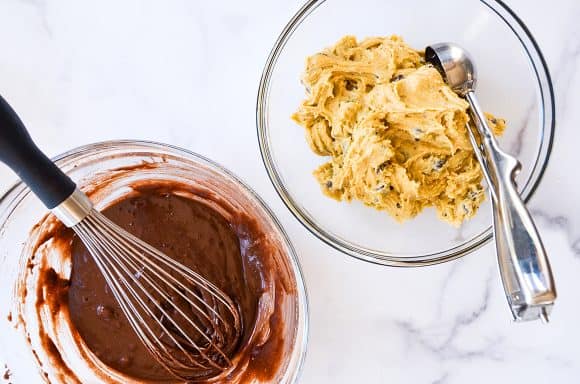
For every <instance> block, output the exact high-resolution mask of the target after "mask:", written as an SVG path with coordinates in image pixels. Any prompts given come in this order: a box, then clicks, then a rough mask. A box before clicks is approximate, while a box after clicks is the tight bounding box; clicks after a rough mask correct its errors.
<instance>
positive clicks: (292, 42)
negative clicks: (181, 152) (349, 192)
mask: <svg viewBox="0 0 580 384" xmlns="http://www.w3.org/2000/svg"><path fill="white" fill-rule="evenodd" d="M391 34H397V35H400V36H402V37H403V38H404V39H405V41H406V42H407V43H408V44H409V45H411V46H412V47H415V48H416V49H423V48H424V47H425V46H427V45H429V44H432V43H437V42H445V41H450V42H455V43H457V44H459V45H461V46H463V47H464V48H465V49H467V50H468V51H469V52H470V53H471V54H472V56H473V58H474V60H475V63H476V65H477V68H478V73H479V77H478V85H477V89H476V93H477V95H478V97H479V100H480V102H481V104H482V106H483V108H484V109H485V110H486V111H489V112H492V113H493V114H495V115H496V116H499V117H503V118H505V119H506V120H507V122H508V127H507V129H506V132H505V134H504V135H503V136H502V137H501V138H500V139H499V142H500V144H501V146H502V147H503V148H504V149H506V150H507V151H508V152H510V153H512V154H514V155H516V156H517V157H518V158H519V160H520V161H521V162H522V165H523V168H522V171H521V172H520V174H519V175H518V177H517V182H518V185H519V190H520V192H521V195H522V197H523V198H524V200H526V201H527V200H529V198H530V197H531V196H532V194H533V192H534V190H535V188H536V187H537V186H538V183H539V182H540V179H541V177H542V173H543V172H544V170H545V167H546V163H547V161H548V157H549V155H550V150H551V144H552V138H553V134H554V124H555V120H554V94H553V90H552V84H551V80H550V75H549V73H548V69H547V67H546V63H545V61H544V59H543V57H542V54H541V52H540V49H539V48H538V45H537V44H536V42H535V41H534V39H533V37H532V35H531V34H530V31H529V30H528V29H527V28H526V26H525V24H524V23H523V22H522V21H521V20H520V19H519V18H518V17H517V15H516V14H515V13H514V12H513V11H511V10H510V9H509V8H508V7H507V6H506V5H505V4H503V3H502V2H501V1H493V0H482V1H477V0H440V1H429V0H407V1H395V0H326V1H325V0H310V1H308V2H307V3H306V4H305V5H304V6H303V7H302V8H301V9H300V10H299V11H298V13H297V14H296V15H295V16H294V17H293V18H292V19H291V20H290V22H289V23H288V25H286V27H285V28H284V30H283V31H282V34H281V35H280V37H279V38H278V40H277V41H276V43H275V45H274V48H273V49H272V51H271V53H270V56H269V57H268V60H267V62H266V66H265V68H264V72H263V75H262V79H261V82H260V88H259V92H258V101H257V128H258V138H259V143H260V150H261V152H262V158H263V160H264V164H265V166H266V170H267V172H268V175H269V176H270V179H271V180H272V183H273V184H274V187H275V188H276V191H277V192H278V194H279V195H280V197H281V198H282V200H283V201H284V203H285V204H286V206H287V207H288V208H289V209H290V211H291V212H292V213H293V214H294V216H296V218H297V219H298V220H299V221H300V222H301V223H302V224H303V225H304V226H305V227H306V228H308V229H309V230H310V231H311V232H312V233H313V234H315V235H316V236H317V237H319V238H320V239H321V240H323V241H324V242H326V243H327V244H329V245H331V246H332V247H334V248H336V249H338V250H340V251H342V252H344V253H346V254H348V255H351V256H354V257H357V258H359V259H363V260H366V261H370V262H373V263H378V264H384V265H391V266H422V265H430V264H436V263H441V262H444V261H448V260H452V259H455V258H458V257H461V256H464V255H466V254H468V253H470V252H472V251H473V250H475V249H477V248H479V247H481V246H482V245H483V244H485V243H486V242H488V241H489V240H490V239H491V237H492V231H491V223H492V212H491V204H490V202H489V199H488V200H487V201H486V202H485V203H484V204H483V205H482V207H481V208H480V210H479V212H478V213H477V215H476V216H475V217H474V218H473V219H471V220H470V221H468V222H466V223H464V224H463V225H462V226H461V227H460V228H454V227H451V226H449V225H448V224H446V223H443V222H441V221H439V220H438V219H437V218H436V215H435V212H434V210H433V209H428V210H426V211H425V212H423V213H422V214H420V215H419V216H418V217H416V218H415V219H412V220H409V221H407V222H405V223H404V224H399V223H397V222H395V221H394V220H393V219H392V218H391V217H390V216H389V215H388V214H386V213H385V212H379V211H376V210H374V209H372V208H368V207H365V206H363V205H362V204H361V203H358V202H353V203H338V202H336V201H334V200H332V199H329V198H327V197H326V196H324V195H323V194H322V192H321V191H320V189H319V185H318V183H317V182H316V181H315V179H314V177H313V176H312V171H313V170H314V169H315V168H317V166H318V165H320V164H322V163H323V159H322V158H321V157H319V156H317V155H315V154H314V153H312V151H311V150H310V148H309V147H308V144H307V142H306V140H305V138H304V131H303V128H302V127H300V126H298V125H297V124H295V123H294V122H293V121H292V120H291V119H290V115H292V113H293V112H295V111H296V110H297V108H298V106H299V105H300V103H301V101H302V99H303V98H304V97H305V91H304V87H303V85H302V84H301V83H300V77H301V74H302V72H303V70H304V66H305V58H306V57H307V56H309V55H312V54H314V53H316V52H319V51H321V50H322V49H323V48H326V47H328V46H331V45H333V44H334V43H335V42H336V41H338V39H339V38H340V37H342V36H344V35H354V36H357V37H358V38H363V37H367V36H387V35H391Z"/></svg>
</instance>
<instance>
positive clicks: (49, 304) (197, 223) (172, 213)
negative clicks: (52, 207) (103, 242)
mask: <svg viewBox="0 0 580 384" xmlns="http://www.w3.org/2000/svg"><path fill="white" fill-rule="evenodd" d="M212 188H213V187H212ZM224 188H225V187H224ZM89 195H90V193H89ZM246 210H247V211H248V212H251V210H252V208H251V207H240V206H238V205H236V203H234V202H233V201H227V200H226V199H224V198H222V197H220V196H217V195H215V194H214V193H213V192H211V191H208V190H207V189H199V190H198V189H196V188H194V187H191V186H190V185H186V184H180V183H173V182H166V181H151V182H139V183H136V184H135V185H131V192H130V193H128V194H126V195H124V196H123V197H121V198H119V199H118V200H117V201H115V202H113V203H111V204H109V205H108V207H106V208H105V209H104V210H103V211H102V212H103V213H104V214H105V215H106V216H107V217H109V218H110V219H111V220H112V221H114V222H115V223H117V224H119V225H120V226H121V227H123V228H124V229H126V230H127V231H129V232H131V233H133V234H134V235H136V236H137V237H139V238H141V239H143V240H144V241H146V242H147V243H149V244H151V245H152V246H154V247H156V248H158V249H159V250H161V251H162V252H164V253H166V254H167V255H168V256H170V257H172V258H174V259H175V260H177V261H179V262H180V263H182V264H184V265H186V266H188V267H190V268H191V269H193V270H194V271H196V272H198V273H200V274H201V275H203V276H204V277H205V278H207V279H208V280H209V281H211V282H213V283H214V284H215V285H217V286H218V287H219V288H220V289H222V290H223V291H224V292H225V293H226V294H227V295H228V296H230V298H231V299H232V300H233V301H234V302H235V303H236V305H237V306H238V309H239V312H240V316H241V326H242V330H241V335H240V337H239V339H237V340H230V341H231V342H232V343H233V348H232V349H231V350H230V351H229V353H228V355H229V357H230V359H231V361H232V364H233V366H232V368H231V369H230V370H229V371H227V372H225V373H220V372H216V371H207V370H206V371H203V370H200V371H199V372H195V373H194V376H195V379H194V380H192V381H193V382H208V381H210V382H212V383H213V382H216V383H226V382H227V383H230V382H232V383H244V382H270V381H271V380H273V375H274V374H275V373H276V372H277V371H278V369H279V367H280V366H281V365H282V364H284V360H285V358H286V355H285V354H286V353H287V348H288V343H289V342H292V340H288V339H287V334H286V331H285V330H286V329H287V328H286V326H285V315H284V312H285V309H284V308H285V307H286V306H287V305H288V304H289V303H290V302H289V301H287V299H291V298H293V297H294V295H295V285H294V282H292V281H291V280H290V277H289V274H288V273H289V271H288V270H287V269H286V268H285V267H284V266H282V265H281V264H279V262H277V261H276V260H277V259H278V255H279V252H281V250H280V248H279V245H278V243H277V242H276V241H275V240H274V238H273V237H271V235H270V234H268V233H267V232H264V230H263V227H262V224H261V222H260V220H259V219H256V217H254V216H252V215H251V214H248V212H246ZM44 228H48V229H47V230H44ZM39 230H40V231H41V234H40V236H39V240H38V243H37V245H36V246H35V250H34V251H33V254H36V255H37V256H35V257H34V260H35V263H38V265H32V264H31V266H30V268H31V271H34V270H35V269H38V280H37V281H38V283H37V284H38V286H37V290H36V292H37V293H36V297H37V299H36V308H37V309H36V312H37V313H38V314H39V326H40V329H39V335H40V338H41V344H42V349H43V350H44V351H45V353H48V354H49V356H48V357H49V361H50V364H51V365H52V366H55V367H58V374H57V375H58V376H59V377H60V379H59V382H60V381H62V382H65V381H66V382H79V383H82V382H85V380H87V379H83V378H82V377H83V376H79V374H78V373H77V371H76V369H73V366H72V365H71V362H70V361H69V360H70V359H69V358H68V357H67V356H69V354H70V351H68V350H64V349H62V348H63V347H62V346H61V344H64V343H66V339H67V338H66V337H64V338H61V337H59V334H60V332H61V331H58V330H55V331H53V330H52V329H53V327H56V328H60V327H61V326H65V327H68V326H67V325H66V324H63V321H64V323H67V322H69V324H70V327H71V329H72V337H73V338H78V340H76V341H75V343H77V344H79V345H81V344H84V345H86V347H87V348H88V349H89V350H90V351H91V352H92V353H93V354H94V355H96V356H97V358H98V359H99V360H100V362H102V363H104V364H105V365H106V366H108V367H110V368H112V369H113V370H114V371H115V372H116V373H114V374H111V373H107V372H106V368H105V367H100V365H99V364H100V363H91V361H92V358H91V357H90V356H87V355H85V356H84V357H83V358H84V359H86V364H87V367H90V369H91V370H94V374H95V375H96V376H98V377H99V379H98V380H97V381H98V382H105V383H109V382H111V383H127V382H147V383H151V382H172V383H177V382H182V380H178V379H176V378H175V377H174V376H172V374H171V373H169V372H168V371H166V370H165V369H164V368H163V367H162V366H161V365H160V364H159V363H157V362H156V361H155V359H154V358H153V357H152V356H151V355H150V354H149V352H148V351H147V350H146V349H145V347H144V346H143V345H142V344H141V342H140V340H139V338H138V337H137V335H136V334H135V333H134V331H133V329H132V328H131V326H130V325H129V323H128V321H127V319H126V318H125V315H124V314H123V312H122V310H121V309H120V306H119V305H118V303H117V302H116V300H115V298H114V297H113V295H112V293H111V291H110V290H109V288H108V286H107V284H106V282H105V279H104V277H103V276H102V274H101V272H100V270H99V269H98V268H97V266H96V264H95V262H94V260H93V258H92V256H91V255H90V254H89V252H88V251H87V249H86V248H85V246H84V245H83V244H82V243H81V241H80V240H79V239H78V238H77V237H76V235H74V233H73V231H72V230H70V229H68V228H65V227H64V226H63V225H62V224H61V223H60V222H58V221H56V220H55V219H54V218H53V217H52V216H49V217H48V218H47V219H45V221H44V222H43V223H42V224H40V226H39ZM55 252H56V253H55ZM56 254H58V255H61V256H58V258H62V261H64V264H63V265H70V270H69V271H68V272H66V268H65V272H64V275H63V272H62V271H61V272H58V268H57V270H56V271H55V269H54V268H55V267H54V266H53V262H52V261H50V260H51V259H52V258H53V257H55V255H56ZM50 255H52V256H50ZM69 263H70V264H69ZM61 268H62V267H61ZM23 296H26V292H24V293H23ZM291 300H293V299H291ZM46 309H48V311H46ZM42 313H45V314H46V313H50V314H51V320H48V319H46V318H43V315H41V314H42ZM67 319H68V320H67ZM25 326H27V325H26V324H25ZM56 328H55V329H56ZM54 332H56V334H55V333H54ZM63 340H64V341H63ZM81 340H82V341H81ZM79 348H80V350H81V351H82V350H83V348H84V347H79ZM81 355H84V353H83V352H81ZM93 364H94V365H93ZM78 372H80V371H78ZM119 375H121V376H119ZM216 375H217V377H216ZM123 377H127V379H123ZM91 380H94V379H91Z"/></svg>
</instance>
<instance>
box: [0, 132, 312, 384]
mask: <svg viewBox="0 0 580 384" xmlns="http://www.w3.org/2000/svg"><path fill="white" fill-rule="evenodd" d="M56 163H57V164H58V165H59V167H60V168H61V169H63V171H65V172H66V173H67V174H68V175H69V176H71V178H72V179H73V180H75V182H76V183H77V184H78V185H80V186H81V187H82V186H91V185H94V181H95V180H102V177H99V175H101V176H102V175H103V174H105V175H107V176H110V175H111V174H115V179H114V180H115V181H114V184H111V185H112V187H111V188H109V187H107V189H106V193H104V194H102V195H103V196H101V194H100V193H99V194H96V195H94V196H93V197H92V198H93V201H94V202H95V203H96V207H97V208H101V207H102V206H106V205H108V203H110V202H111V201H114V200H115V199H117V198H119V197H121V196H123V195H124V194H126V193H128V192H129V191H130V189H129V188H127V186H128V185H131V183H134V182H138V181H140V180H152V179H155V180H170V181H178V182H180V183H186V184H189V183H191V184H192V185H195V186H196V187H201V188H208V189H212V187H213V189H212V190H211V193H215V194H216V195H217V196H218V197H222V198H223V197H224V196H222V194H223V195H226V196H225V197H227V198H228V199H229V200H228V201H230V202H232V203H235V204H237V205H240V206H243V207H245V209H246V210H247V212H249V213H251V214H252V215H253V217H255V218H256V220H257V222H259V223H261V227H262V229H263V230H264V231H265V232H266V233H268V235H269V239H271V240H272V241H273V242H274V243H276V244H278V248H279V249H280V252H275V253H273V254H272V255H271V257H272V258H273V259H274V261H275V262H276V263H277V265H278V266H279V269H278V270H277V273H278V274H280V276H281V275H282V274H284V275H285V276H288V277H287V278H288V279H289V280H288V281H290V282H292V283H294V285H295V291H296V294H295V295H293V296H288V297H291V298H292V299H285V301H284V313H283V317H284V319H283V321H280V322H279V324H284V329H283V333H284V334H285V335H286V339H287V343H286V345H285V349H284V352H283V353H284V357H283V363H282V364H280V366H279V368H278V369H277V371H276V372H275V373H274V375H273V376H274V378H275V379H274V381H275V382H280V383H293V382H295V381H296V380H297V377H298V375H299V373H300V369H301V366H302V362H303V359H304V356H305V352H306V341H307V328H308V308H307V299H306V290H305V287H304V283H303V279H302V274H301V271H300V266H299V264H298V259H297V257H296V253H295V251H294V248H293V247H292V245H291V243H290V241H289V239H288V237H287V236H286V234H285V232H284V230H283V229H282V227H281V226H280V223H279V222H278V220H277V219H276V217H275V216H274V214H273V213H272V212H271V211H270V209H269V208H268V207H267V206H266V204H265V203H264V202H263V201H262V200H261V199H260V197H259V196H258V195H256V193H255V192H253V191H252V190H251V189H250V188H249V187H248V186H247V185H245V184H244V183H243V182H242V181H240V180H239V179H238V178H237V177H236V176H234V175H233V174H231V173H230V172H229V171H227V170H226V169H225V168H223V167H221V166H220V165H218V164H216V163H214V162H212V161H210V160H208V159H206V158H204V157H202V156H199V155H196V154H194V153H191V152H188V151H185V150H183V149H179V148H176V147H172V146H168V145H164V144H158V143H151V142H137V141H111V142H104V143H98V144H91V145H87V146H84V147H81V148H78V149H74V150H72V151H70V152H67V153H65V154H63V155H61V156H59V157H57V158H56ZM143 163H159V164H162V166H159V167H153V168H151V169H149V168H147V169H139V170H138V171H135V172H127V173H125V171H121V172H118V171H112V170H119V169H123V170H131V169H133V168H134V167H135V166H140V165H142V164H143ZM119 175H121V177H120V178H117V177H118V176H119ZM208 185H209V187H208ZM216 186H217V187H216ZM224 190H225V191H227V190H234V191H235V197H232V196H231V195H229V196H227V193H226V192H224ZM46 213H47V210H46V208H45V207H44V206H43V205H42V203H40V201H39V200H38V199H37V198H36V197H35V196H34V195H33V194H32V193H31V192H30V190H29V189H28V188H27V187H26V186H24V185H23V184H22V183H18V184H16V185H14V187H12V188H11V189H10V190H9V191H8V192H7V193H6V194H5V195H4V196H3V197H2V198H1V199H0V276H2V277H1V278H0V345H1V346H2V347H3V350H1V351H0V361H2V360H4V359H5V360H6V362H7V364H8V368H9V369H10V371H11V373H12V378H11V381H13V382H18V383H38V382H43V381H45V378H44V376H43V375H44V373H46V380H50V382H64V379H63V378H62V377H59V376H58V374H59V372H57V370H55V369H54V368H52V369H51V362H50V359H49V357H47V356H45V354H44V349H43V348H44V347H43V343H42V342H40V341H39V340H38V338H39V337H38V332H35V330H37V327H38V324H37V323H38V321H37V320H33V318H34V317H35V314H33V313H32V311H35V310H36V309H35V306H34V304H35V302H32V309H31V308H30V306H29V305H28V304H22V303H21V302H20V301H21V300H20V297H21V295H20V292H22V291H21V290H20V288H21V287H22V282H23V280H24V276H26V275H27V273H26V270H27V268H28V267H29V265H28V259H29V256H30V252H29V251H30V249H29V247H30V246H31V244H34V243H35V239H34V235H31V233H35V232H37V231H34V232H31V230H32V229H33V227H34V226H35V224H36V223H38V222H39V221H40V220H41V219H42V218H43V217H44V215H45V214H46ZM26 287H27V288H28V291H29V292H30V291H33V292H34V290H32V289H30V288H29V287H28V285H27V286H26ZM32 296H33V297H34V298H36V296H35V295H34V293H33V294H32ZM29 301H31V300H29ZM31 315H32V316H31ZM20 317H23V318H24V320H25V321H26V323H27V326H26V327H23V326H22V324H21V323H20V322H19V318H20ZM66 333H67V332H64V334H65V335H66ZM59 334H60V333H59ZM64 339H65V340H66V336H65V337H64ZM59 340H60V338H59ZM31 345H32V346H34V347H35V351H34V353H33V351H32V349H31ZM62 350H63V349H61V351H62ZM64 350H66V353H67V356H68V357H69V360H67V365H68V366H69V367H71V368H72V369H73V371H74V372H75V374H78V373H79V372H81V373H82V374H83V375H85V373H86V368H85V367H84V366H83V364H82V363H81V364H80V367H79V364H77V363H78V361H80V360H81V358H80V355H79V356H76V355H77V353H76V351H77V350H78V348H77V347H76V346H71V348H64ZM38 361H42V362H43V365H42V368H41V367H39V364H38ZM70 362H72V363H75V364H71V363H70ZM83 372H85V373H83ZM99 374H102V372H99ZM80 377H87V376H86V375H85V376H80ZM94 377H96V375H95V376H94ZM112 377H114V376H112ZM86 382H95V383H96V382H100V380H99V379H98V378H92V379H90V380H87V381H86ZM107 382H108V381H107Z"/></svg>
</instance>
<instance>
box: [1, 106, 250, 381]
mask: <svg viewBox="0 0 580 384" xmlns="http://www.w3.org/2000/svg"><path fill="white" fill-rule="evenodd" d="M0 161H2V162H4V163H5V164H7V165H8V166H9V167H10V168H12V170H14V171H15V172H16V173H17V174H18V176H19V177H20V178H21V179H22V181H24V183H26V184H27V185H28V186H29V187H30V189H31V190H32V191H33V192H34V193H35V194H36V195H37V196H38V197H39V198H40V200H41V201H42V202H43V203H44V204H45V205H46V207H47V208H49V209H50V210H51V211H52V213H53V214H54V215H55V216H56V217H57V218H58V219H60V220H61V221H62V222H63V224H64V225H66V226H67V227H69V228H72V229H73V230H74V232H75V233H76V234H77V235H78V236H79V238H80V239H81V240H82V242H83V243H84V245H85V246H86V248H87V249H88V251H89V252H90V254H91V255H92V257H93V258H94V260H95V263H96V264H97V266H98V267H99V269H100V271H101V272H102V273H103V275H104V277H105V280H106V282H107V284H108V286H109V287H110V289H111V292H112V293H113V295H114V297H115V298H116V300H117V301H118V303H119V305H120V307H121V309H122V311H123V313H124V314H125V316H126V317H127V319H128V321H129V323H130V325H131V326H132V328H133V329H134V331H135V333H136V334H137V335H138V337H139V338H140V340H141V341H142V342H143V344H144V345H145V347H146V348H147V349H148V350H149V351H150V353H151V355H152V356H153V357H154V358H155V359H156V360H157V361H158V362H159V363H160V364H161V365H162V366H164V367H165V368H166V369H167V370H168V371H170V372H171V373H172V374H174V375H175V376H177V377H179V378H182V379H186V380H189V379H192V378H195V377H208V376H209V375H217V374H219V373H221V372H224V371H226V370H228V369H229V368H230V367H231V365H232V362H231V360H230V357H229V356H230V354H231V353H232V351H233V350H234V349H235V348H236V346H237V342H238V340H239V338H240V334H241V325H240V315H239V312H238V309H237V307H236V305H235V304H234V302H233V301H232V300H231V298H230V297H228V295H226V294H225V293H224V292H223V291H222V290H220V289H219V288H218V287H217V286H215V285H214V284H212V283H211V282H210V281H208V280H207V279H205V278H204V277H203V276H201V275H199V274H198V273H196V272H194V271H193V270H191V269H189V268H187V267H186V266H184V265H182V264H180V263H178V262H176V261H175V260H173V259H172V258H170V257H169V256H167V255H165V254H163V253H162V252H160V251H159V250H157V249H155V248H154V247H152V246H151V245H149V244H147V243H145V242H144V241H142V240H140V239H138V238H137V237H135V236H133V235H131V234H130V233H128V232H126V231H125V230H123V229H122V228H121V227H119V226H118V225H116V224H115V223H113V222H112V221H111V220H109V219H108V218H107V217H105V216H104V215H102V214H101V213H99V212H98V211H97V210H95V209H94V208H93V205H92V203H91V201H90V200H89V198H88V197H87V195H86V194H84V193H83V192H82V191H81V190H80V189H78V188H77V186H76V185H75V183H74V182H73V181H72V180H71V179H70V178H69V177H68V176H67V175H66V174H64V172H62V171H61V170H60V169H59V168H58V167H57V166H56V165H55V164H54V163H53V162H52V161H51V160H50V159H49V158H48V157H46V155H44V154H43V153H42V152H41V151H40V150H39V149H38V147H36V145H35V144H34V142H33V141H32V139H31V138H30V136H29V134H28V132H27V131H26V128H25V127H24V125H23V123H22V121H21V120H20V118H19V117H18V116H17V115H16V113H15V112H14V110H13V109H12V108H11V107H10V106H9V105H8V103H7V102H6V101H5V100H4V99H3V98H2V97H1V96H0Z"/></svg>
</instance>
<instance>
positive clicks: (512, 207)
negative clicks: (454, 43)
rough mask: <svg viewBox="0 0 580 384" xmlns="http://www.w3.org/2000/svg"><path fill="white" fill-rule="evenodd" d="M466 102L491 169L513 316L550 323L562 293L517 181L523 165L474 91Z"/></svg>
mask: <svg viewBox="0 0 580 384" xmlns="http://www.w3.org/2000/svg"><path fill="white" fill-rule="evenodd" d="M465 97H466V99H467V100H468V102H469V104H470V106H471V115H472V119H473V121H474V122H475V126H476V129H477V133H478V134H479V140H477V141H478V142H479V143H480V148H481V155H482V156H483V161H484V162H485V164H486V165H487V166H484V167H482V170H483V172H484V175H485V177H486V179H488V184H489V185H490V189H491V195H492V204H493V213H494V215H493V219H494V223H493V228H494V235H495V245H496V249H497V255H498V261H499V268H500V273H501V275H502V280H503V285H504V289H505V292H506V297H507V299H508V302H509V304H510V308H511V311H512V314H513V317H514V319H515V320H517V321H525V320H535V319H537V318H541V319H542V320H544V321H548V315H549V313H550V311H551V309H552V306H553V304H554V300H555V299H556V290H555V287H554V282H553V277H552V271H551V268H550V264H549V262H548V259H547V256H546V251H545V250H544V246H543V244H542V241H541V239H540V237H539V235H538V231H537V229H536V227H535V225H534V222H533V221H532V218H531V216H530V214H529V212H528V210H527V209H526V207H525V205H524V203H523V202H522V200H521V198H520V195H519V193H518V191H517V189H516V185H515V182H514V178H515V176H516V175H517V173H518V172H519V170H520V168H521V164H520V162H519V161H518V160H517V159H516V158H514V157H513V156H510V155H508V154H507V153H505V152H504V151H502V149H501V148H500V147H499V145H498V143H497V140H496V139H495V137H494V136H493V134H492V133H491V130H490V128H489V126H488V125H487V121H486V120H485V115H484V114H483V112H482V110H481V108H480V106H479V104H478V102H477V99H476V98H475V94H474V93H473V91H471V92H468V93H467V94H466V95H465ZM480 161H482V160H480Z"/></svg>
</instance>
